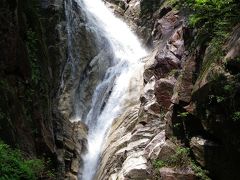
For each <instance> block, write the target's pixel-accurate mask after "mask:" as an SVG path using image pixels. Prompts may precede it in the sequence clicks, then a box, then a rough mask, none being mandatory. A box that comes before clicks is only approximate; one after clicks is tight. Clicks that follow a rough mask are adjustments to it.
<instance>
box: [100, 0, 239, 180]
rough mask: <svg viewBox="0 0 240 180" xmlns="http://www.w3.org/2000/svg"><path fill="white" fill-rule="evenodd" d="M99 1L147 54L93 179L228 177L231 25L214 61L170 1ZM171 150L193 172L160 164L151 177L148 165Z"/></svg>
mask: <svg viewBox="0 0 240 180" xmlns="http://www.w3.org/2000/svg"><path fill="white" fill-rule="evenodd" d="M106 3H107V5H108V6H109V7H110V8H112V9H113V11H114V12H115V13H116V14H117V15H118V16H120V17H122V18H123V19H126V21H127V22H128V23H129V25H130V26H131V27H132V28H133V30H134V31H136V32H137V33H138V34H139V36H140V37H142V39H143V42H145V44H146V45H147V46H148V47H153V51H152V53H151V54H150V55H149V57H148V58H146V59H145V61H146V65H145V71H144V90H143V92H142V95H141V96H140V97H139V101H140V104H138V105H134V106H133V107H132V108H129V109H127V111H126V112H125V113H124V114H123V115H122V116H121V117H120V118H118V119H116V121H115V123H114V124H113V126H112V128H111V130H110V133H109V135H108V140H107V142H106V144H105V146H104V153H103V155H102V157H101V164H100V166H99V170H98V173H97V179H159V177H161V179H182V178H183V179H197V178H200V179H207V178H208V177H206V176H205V175H202V176H201V175H200V174H199V168H200V167H201V168H203V169H207V170H209V172H210V173H209V174H208V175H209V176H210V177H211V178H213V179H229V178H230V179H236V178H237V169H238V168H237V162H238V161H239V159H238V157H239V152H238V147H239V143H238V140H237V139H239V133H238V131H237V129H238V128H239V123H238V122H237V121H238V120H237V119H238V118H237V112H238V109H239V105H238V98H237V94H238V93H239V89H238V88H239V87H238V86H239V85H238V84H239V80H237V79H238V78H237V77H238V76H237V69H236V68H237V66H238V65H237V60H236V59H237V57H238V56H239V53H240V51H239V49H238V40H239V30H238V29H239V27H238V26H237V27H235V28H234V29H233V30H232V34H231V35H230V37H229V38H228V40H227V42H226V43H225V45H224V47H222V48H224V49H225V50H224V56H225V57H224V56H221V57H218V59H217V60H216V61H214V60H213V59H214V57H213V56H214V53H216V51H214V47H212V46H211V45H209V46H208V45H206V44H204V43H203V44H201V43H198V42H197V40H196V39H194V35H196V34H197V33H196V31H197V30H196V29H195V30H194V29H191V28H189V27H188V23H187V15H186V14H185V13H184V12H183V11H181V10H176V8H173V7H174V6H173V4H172V3H171V2H170V1H161V2H160V1H158V2H157V1H153V2H149V1H135V0H130V1H111V0H109V1H107V2H106ZM206 41H207V40H205V42H206ZM195 43H197V44H198V45H197V46H194V49H191V48H192V47H193V44H195ZM222 48H221V50H222V51H223V49H222ZM221 50H220V51H221ZM233 64H234V65H233ZM226 106H229V108H227V107H226ZM234 117H235V118H234ZM234 119H235V120H234ZM119 137H121V138H119ZM230 139H231V140H230ZM179 146H181V147H183V148H189V150H190V156H189V157H191V158H192V159H193V160H194V161H195V163H194V164H196V165H198V166H199V167H198V168H196V166H195V165H193V164H192V163H189V164H188V163H187V167H184V165H182V167H177V168H176V166H177V165H176V164H175V165H169V164H167V163H165V164H163V165H161V167H162V166H167V168H161V169H160V171H158V172H157V173H156V167H154V166H155V164H156V162H159V161H158V160H160V162H168V161H171V160H172V159H173V157H177V155H176V154H178V148H179ZM171 158H172V159H171ZM178 158H179V159H180V158H181V157H178ZM156 160H157V161H156ZM171 166H175V168H172V167H171ZM233 167H236V168H233ZM197 169H198V170H197ZM202 172H204V171H202ZM158 173H160V174H158Z"/></svg>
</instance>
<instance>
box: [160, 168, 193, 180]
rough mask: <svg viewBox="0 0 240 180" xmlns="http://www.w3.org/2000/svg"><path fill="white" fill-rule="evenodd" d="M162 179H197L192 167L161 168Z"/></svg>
mask: <svg viewBox="0 0 240 180" xmlns="http://www.w3.org/2000/svg"><path fill="white" fill-rule="evenodd" d="M159 171H160V175H161V180H197V177H196V175H195V174H194V172H193V171H192V170H191V169H174V168H161V169H160V170H159Z"/></svg>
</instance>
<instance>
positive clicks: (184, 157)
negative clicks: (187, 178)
mask: <svg viewBox="0 0 240 180" xmlns="http://www.w3.org/2000/svg"><path fill="white" fill-rule="evenodd" d="M153 166H154V168H156V169H159V168H162V167H171V168H179V169H187V168H191V169H192V170H193V171H194V172H195V174H196V176H197V177H198V178H199V179H201V180H209V177H208V176H207V175H206V174H207V173H208V172H207V171H206V170H203V169H202V168H201V167H200V166H198V165H196V163H195V162H194V161H192V160H191V158H190V149H188V148H184V147H180V146H179V147H178V148H177V149H176V152H175V154H173V155H172V156H169V157H168V158H167V159H165V160H159V159H157V160H155V161H154V162H153Z"/></svg>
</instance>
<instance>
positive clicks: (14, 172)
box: [0, 141, 54, 180]
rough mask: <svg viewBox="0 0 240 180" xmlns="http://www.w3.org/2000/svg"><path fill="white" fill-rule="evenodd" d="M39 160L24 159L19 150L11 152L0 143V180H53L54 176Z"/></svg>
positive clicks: (10, 149)
mask: <svg viewBox="0 0 240 180" xmlns="http://www.w3.org/2000/svg"><path fill="white" fill-rule="evenodd" d="M46 166H47V164H46V163H45V162H44V161H43V160H41V159H26V158H25V157H24V156H23V154H22V153H21V152H20V150H13V149H12V148H10V147H9V146H8V145H7V144H5V143H3V142H2V141H0V180H9V179H14V180H18V179H26V180H35V179H43V178H45V179H53V178H54V174H53V173H52V172H51V171H48V170H47V169H46Z"/></svg>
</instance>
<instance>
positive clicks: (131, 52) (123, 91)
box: [76, 0, 147, 180]
mask: <svg viewBox="0 0 240 180" xmlns="http://www.w3.org/2000/svg"><path fill="white" fill-rule="evenodd" d="M76 2H77V3H78V5H79V6H81V7H84V8H83V9H84V10H85V11H86V12H85V13H86V15H87V18H88V21H89V22H90V23H91V24H92V25H93V26H94V28H98V31H97V33H101V36H105V37H106V38H107V40H108V41H109V44H110V47H109V48H111V50H112V51H113V53H114V57H113V59H112V64H113V65H112V66H111V67H109V68H108V69H107V71H106V74H105V77H104V79H103V81H102V82H101V83H99V84H98V85H97V87H96V89H95V91H94V94H93V97H92V105H91V110H90V111H89V113H88V115H87V118H86V120H84V121H85V123H86V124H87V125H88V127H89V135H88V152H87V153H86V154H85V155H84V156H83V161H84V167H83V171H82V173H81V175H80V176H79V178H80V179H82V180H92V179H94V175H95V173H96V169H97V166H98V161H99V157H100V154H101V148H102V145H103V142H104V137H105V136H106V133H107V130H108V129H109V127H110V126H111V124H112V122H113V120H114V119H116V118H117V117H118V116H119V115H120V114H121V112H123V110H124V103H125V102H126V101H129V99H131V95H130V94H129V92H131V93H136V92H134V91H132V90H131V91H129V88H130V82H131V81H132V80H133V79H134V77H135V76H136V74H138V73H139V72H142V70H143V63H142V62H141V60H140V59H141V58H142V57H144V56H146V55H147V52H146V51H145V50H144V49H143V48H142V47H141V44H140V42H139V41H138V39H137V37H136V36H135V35H134V34H133V32H131V30H130V28H129V27H128V26H127V25H126V24H125V23H124V22H123V21H122V20H120V19H118V18H117V17H115V16H114V14H113V13H112V12H111V11H110V10H109V9H108V8H107V7H106V6H105V4H104V3H103V2H102V0H76Z"/></svg>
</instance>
